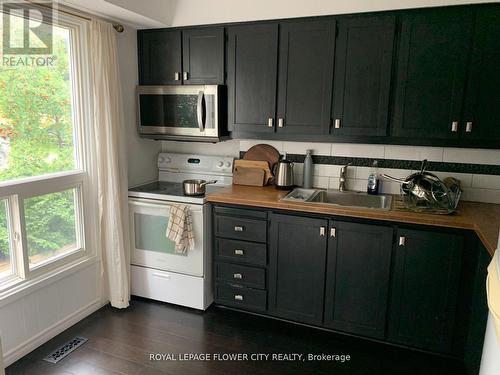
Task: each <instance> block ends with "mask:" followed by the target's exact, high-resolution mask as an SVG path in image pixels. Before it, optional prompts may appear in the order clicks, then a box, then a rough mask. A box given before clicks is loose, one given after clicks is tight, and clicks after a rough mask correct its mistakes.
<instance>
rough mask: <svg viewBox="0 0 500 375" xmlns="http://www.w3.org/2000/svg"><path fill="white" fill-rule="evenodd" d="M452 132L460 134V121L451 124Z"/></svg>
mask: <svg viewBox="0 0 500 375" xmlns="http://www.w3.org/2000/svg"><path fill="white" fill-rule="evenodd" d="M451 131H452V132H453V133H456V132H458V121H453V122H452V123H451Z"/></svg>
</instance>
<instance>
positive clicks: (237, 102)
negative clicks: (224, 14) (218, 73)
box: [227, 23, 278, 133]
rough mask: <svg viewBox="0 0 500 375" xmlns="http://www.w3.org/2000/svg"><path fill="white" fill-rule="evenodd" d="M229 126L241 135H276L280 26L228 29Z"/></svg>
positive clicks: (252, 26)
mask: <svg viewBox="0 0 500 375" xmlns="http://www.w3.org/2000/svg"><path fill="white" fill-rule="evenodd" d="M227 64H228V66H227V87H228V125H229V129H230V130H235V131H239V132H253V133H271V132H274V124H275V115H276V84H277V66H278V24H275V23H271V24H261V25H248V26H234V27H230V28H228V43H227Z"/></svg>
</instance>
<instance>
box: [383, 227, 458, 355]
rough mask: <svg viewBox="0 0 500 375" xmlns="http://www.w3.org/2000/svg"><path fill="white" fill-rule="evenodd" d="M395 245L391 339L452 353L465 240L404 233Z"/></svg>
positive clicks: (408, 231) (390, 317)
mask: <svg viewBox="0 0 500 375" xmlns="http://www.w3.org/2000/svg"><path fill="white" fill-rule="evenodd" d="M396 242H397V243H396V248H395V256H394V271H393V276H392V293H391V300H390V304H389V307H390V309H389V319H388V339H389V341H392V342H395V343H399V344H404V345H409V346H413V347H419V348H423V349H426V350H430V351H437V352H443V353H449V352H450V351H451V348H452V342H453V333H454V332H453V331H454V324H455V313H456V308H457V295H458V290H459V281H460V270H461V258H462V250H463V238H462V236H460V235H455V234H447V233H439V232H432V231H422V230H409V229H399V230H398V231H397V237H396Z"/></svg>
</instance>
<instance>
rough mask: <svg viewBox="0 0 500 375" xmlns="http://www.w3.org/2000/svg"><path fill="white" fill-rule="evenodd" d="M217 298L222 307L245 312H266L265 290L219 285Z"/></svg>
mask: <svg viewBox="0 0 500 375" xmlns="http://www.w3.org/2000/svg"><path fill="white" fill-rule="evenodd" d="M216 296H217V297H216V298H217V301H218V303H220V304H221V305H226V306H233V307H238V308H240V309H245V310H254V311H266V304H267V292H266V291H265V290H258V289H250V288H242V287H234V286H231V285H226V284H217V290H216Z"/></svg>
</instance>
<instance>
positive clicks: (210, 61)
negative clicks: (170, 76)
mask: <svg viewBox="0 0 500 375" xmlns="http://www.w3.org/2000/svg"><path fill="white" fill-rule="evenodd" d="M182 56H183V61H182V68H183V69H182V72H183V82H184V84H189V85H222V84H224V28H223V27H214V28H202V29H187V30H184V31H182Z"/></svg>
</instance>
